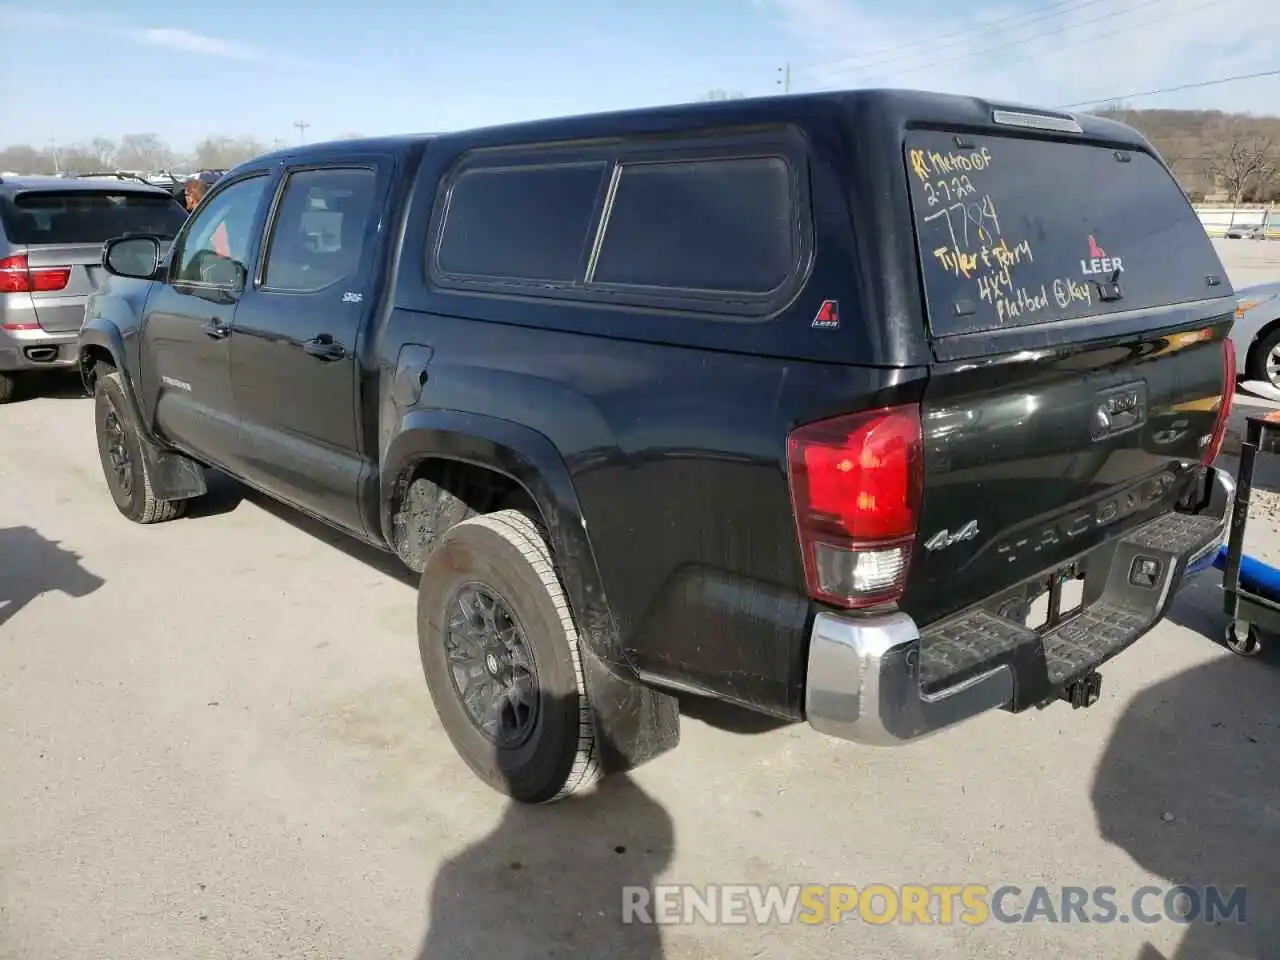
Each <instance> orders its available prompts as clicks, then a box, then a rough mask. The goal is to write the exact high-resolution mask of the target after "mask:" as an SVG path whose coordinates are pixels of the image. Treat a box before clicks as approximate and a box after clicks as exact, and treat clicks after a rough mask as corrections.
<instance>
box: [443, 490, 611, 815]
mask: <svg viewBox="0 0 1280 960" xmlns="http://www.w3.org/2000/svg"><path fill="white" fill-rule="evenodd" d="M578 644H579V640H578V631H577V628H576V627H575V626H574V623H573V619H572V617H571V616H570V614H569V605H568V602H567V600H566V599H565V595H564V589H563V588H562V587H561V584H560V579H559V577H558V576H557V575H556V571H555V568H554V566H553V565H552V563H551V552H550V550H549V549H548V547H547V543H546V541H545V540H544V539H543V538H542V536H541V535H540V533H539V532H538V528H537V527H536V526H535V525H534V523H533V522H532V521H531V520H530V519H529V518H528V517H527V516H525V515H524V514H523V513H521V512H519V511H516V510H499V511H498V512H496V513H489V514H483V515H480V516H476V517H472V518H471V519H469V520H464V521H463V522H462V523H459V524H458V525H457V526H455V527H453V528H451V529H450V530H449V531H448V532H447V533H445V534H444V536H443V537H442V538H441V539H440V542H439V543H438V545H437V546H436V548H435V549H434V550H433V551H432V553H431V556H430V557H429V558H428V560H427V563H426V566H425V569H424V570H423V572H422V581H421V584H420V586H419V588H418V647H419V652H420V653H421V655H422V669H423V673H424V674H425V675H426V680H427V686H428V688H429V689H430V691H431V699H432V701H433V702H434V703H435V707H436V712H437V713H438V714H439V716H440V722H441V724H442V725H443V726H444V729H445V732H446V733H447V734H448V735H449V739H450V741H452V743H453V746H454V749H455V750H457V751H458V753H459V754H460V755H461V756H462V759H463V760H465V761H466V763H467V765H468V766H469V767H471V769H472V770H473V771H474V772H475V773H476V774H477V775H478V776H479V777H480V779H482V780H484V781H485V783H487V784H489V786H491V787H493V788H494V789H495V790H497V791H499V792H500V793H505V794H506V795H507V796H510V797H512V798H513V799H515V800H518V801H521V802H523V803H547V802H549V801H553V800H559V799H562V798H563V797H566V796H568V795H569V794H571V793H573V792H574V791H576V790H578V789H580V788H582V787H584V786H587V785H589V784H590V783H591V782H593V781H594V780H595V779H596V778H597V777H598V775H599V769H600V763H599V751H598V750H597V745H596V742H595V731H594V724H593V716H592V711H591V706H590V703H589V702H588V699H587V691H586V684H585V682H584V677H583V668H582V660H581V656H580V653H579V648H578Z"/></svg>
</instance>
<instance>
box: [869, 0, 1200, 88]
mask: <svg viewBox="0 0 1280 960" xmlns="http://www.w3.org/2000/svg"><path fill="white" fill-rule="evenodd" d="M1164 3H1165V0H1141V2H1140V3H1136V4H1134V5H1132V6H1130V7H1126V8H1124V9H1123V10H1117V11H1114V12H1112V13H1108V14H1104V15H1102V16H1098V17H1092V18H1090V19H1088V20H1080V21H1077V22H1076V23H1072V24H1068V25H1066V26H1063V27H1059V28H1058V29H1056V30H1047V31H1044V32H1042V33H1037V34H1032V35H1031V36H1029V37H1019V38H1018V39H1016V40H1010V41H1008V42H1006V43H1001V44H997V45H995V46H991V47H984V48H982V49H980V50H971V51H969V52H968V53H964V54H961V55H960V56H957V57H948V58H945V59H942V60H930V61H928V62H925V63H921V64H918V65H916V66H908V67H906V68H904V69H901V70H891V71H888V72H890V73H892V74H893V75H894V76H901V75H903V74H911V73H920V72H921V71H924V70H932V69H933V68H935V67H938V66H943V65H946V64H950V63H961V62H963V61H965V60H972V59H975V58H977V57H984V56H986V55H987V54H991V53H999V52H1000V51H1001V50H1008V49H1009V48H1011V47H1022V46H1025V45H1026V44H1028V43H1032V42H1034V41H1036V40H1045V39H1048V38H1049V37H1054V36H1057V35H1059V34H1062V33H1066V32H1067V31H1069V30H1074V29H1076V28H1077V27H1085V26H1088V25H1090V24H1093V23H1102V22H1104V21H1112V20H1114V19H1115V18H1116V17H1117V16H1123V15H1124V14H1128V13H1134V12H1136V11H1138V10H1142V9H1145V8H1146V7H1151V6H1155V5H1156V4H1164ZM1214 6H1220V4H1219V3H1217V2H1216V0H1210V2H1207V3H1201V4H1198V5H1197V6H1194V7H1191V8H1189V9H1186V10H1174V11H1171V12H1170V13H1169V15H1168V16H1163V17H1148V18H1146V19H1144V20H1143V21H1142V22H1141V23H1136V24H1132V25H1131V26H1129V27H1127V28H1125V29H1123V30H1114V31H1112V32H1111V33H1110V34H1109V36H1108V39H1112V38H1114V37H1116V36H1117V35H1119V34H1121V33H1125V32H1129V31H1132V30H1136V29H1139V28H1146V27H1148V26H1150V25H1151V24H1153V23H1160V22H1163V21H1165V20H1169V19H1172V18H1173V17H1181V16H1186V15H1187V14H1190V13H1195V12H1196V11H1198V10H1204V9H1207V8H1209V7H1214ZM1096 40H1097V37H1096V36H1088V37H1083V38H1080V39H1079V40H1073V41H1068V42H1066V43H1060V44H1059V45H1058V46H1057V48H1056V50H1055V52H1057V51H1061V50H1064V49H1070V48H1071V47H1078V46H1080V44H1082V43H1092V42H1094V41H1096ZM1035 52H1039V51H1035ZM1028 55H1029V54H1025V53H1024V54H1021V55H1015V56H1013V57H1011V58H1009V60H1008V61H1007V62H1016V61H1018V60H1022V59H1025V58H1026V57H1027V56H1028Z"/></svg>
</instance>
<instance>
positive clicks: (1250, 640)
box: [1226, 620, 1262, 657]
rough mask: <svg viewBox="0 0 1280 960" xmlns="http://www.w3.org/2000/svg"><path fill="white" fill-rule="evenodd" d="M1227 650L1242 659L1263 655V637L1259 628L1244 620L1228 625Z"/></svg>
mask: <svg viewBox="0 0 1280 960" xmlns="http://www.w3.org/2000/svg"><path fill="white" fill-rule="evenodd" d="M1226 642H1227V649H1228V650H1230V651H1231V652H1232V653H1235V654H1238V655H1240V656H1242V657H1256V656H1257V655H1258V654H1260V653H1262V635H1261V634H1260V633H1259V632H1258V628H1257V627H1256V626H1255V625H1254V624H1252V623H1248V622H1246V621H1244V620H1237V621H1235V622H1234V623H1229V624H1227V631H1226Z"/></svg>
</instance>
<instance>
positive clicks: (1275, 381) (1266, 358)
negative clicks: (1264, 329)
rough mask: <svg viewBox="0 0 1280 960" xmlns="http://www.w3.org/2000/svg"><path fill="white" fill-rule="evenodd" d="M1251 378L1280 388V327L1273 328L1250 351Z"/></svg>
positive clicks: (1249, 371)
mask: <svg viewBox="0 0 1280 960" xmlns="http://www.w3.org/2000/svg"><path fill="white" fill-rule="evenodd" d="M1248 366H1249V370H1248V373H1249V379H1250V380H1261V381H1262V382H1263V383H1269V384H1271V386H1273V387H1276V388H1277V389H1280V327H1276V329H1274V330H1272V331H1271V332H1270V333H1268V334H1267V335H1266V336H1265V337H1263V338H1262V339H1261V340H1259V341H1258V342H1257V343H1255V344H1254V345H1253V349H1252V350H1250V351H1249V364H1248Z"/></svg>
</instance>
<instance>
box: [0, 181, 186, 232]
mask: <svg viewBox="0 0 1280 960" xmlns="http://www.w3.org/2000/svg"><path fill="white" fill-rule="evenodd" d="M0 212H2V213H3V216H4V227H5V233H6V234H7V235H8V237H9V240H10V242H12V243H15V244H42V243H104V242H106V241H107V240H110V239H112V238H113V237H119V236H123V235H124V234H126V233H152V234H157V235H159V236H161V237H164V238H166V239H172V238H173V237H174V236H175V235H176V234H177V232H178V229H179V228H180V227H181V226H182V224H183V223H184V222H185V221H186V219H187V212H186V210H184V209H183V208H182V205H181V204H179V203H178V202H177V201H176V200H174V199H173V198H172V197H170V196H168V195H167V194H150V193H132V192H124V191H111V190H103V191H97V190H74V191H72V190H67V191H63V192H58V191H47V192H29V193H21V194H19V195H18V196H17V197H15V198H13V199H12V200H10V201H9V202H8V203H7V204H5V205H4V207H3V209H2V210H0Z"/></svg>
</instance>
